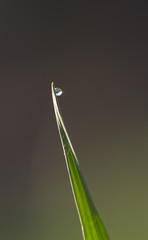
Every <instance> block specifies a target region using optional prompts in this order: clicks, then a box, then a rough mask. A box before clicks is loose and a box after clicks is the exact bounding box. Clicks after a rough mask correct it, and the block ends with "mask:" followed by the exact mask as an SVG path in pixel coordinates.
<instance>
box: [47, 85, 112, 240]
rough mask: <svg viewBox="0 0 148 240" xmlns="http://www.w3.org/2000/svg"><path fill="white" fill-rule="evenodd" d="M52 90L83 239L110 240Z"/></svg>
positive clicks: (53, 88)
mask: <svg viewBox="0 0 148 240" xmlns="http://www.w3.org/2000/svg"><path fill="white" fill-rule="evenodd" d="M51 89H52V99H53V106H54V110H55V116H56V121H57V126H58V130H59V134H60V138H61V142H62V146H63V151H64V155H65V159H66V165H67V170H68V174H69V179H70V183H71V187H72V192H73V196H74V200H75V204H76V207H77V211H78V214H79V218H80V223H81V227H82V234H83V238H84V240H109V237H108V234H107V232H106V229H105V227H104V224H103V222H102V220H101V218H100V217H99V214H98V212H97V210H96V207H95V205H94V203H93V200H92V198H91V195H90V193H89V190H88V187H87V184H86V182H85V179H84V177H83V175H82V172H81V169H80V165H79V162H78V159H77V157H76V154H75V151H74V149H73V147H72V144H71V141H70V139H69V136H68V133H67V131H66V128H65V125H64V122H63V119H62V115H61V110H60V107H59V102H58V99H57V96H56V91H55V87H54V83H52V85H51Z"/></svg>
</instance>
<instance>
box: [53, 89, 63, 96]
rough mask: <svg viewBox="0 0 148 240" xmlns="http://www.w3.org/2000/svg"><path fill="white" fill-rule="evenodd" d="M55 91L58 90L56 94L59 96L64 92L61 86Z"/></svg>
mask: <svg viewBox="0 0 148 240" xmlns="http://www.w3.org/2000/svg"><path fill="white" fill-rule="evenodd" d="M55 92H56V96H58V97H59V96H61V95H62V93H63V91H62V89H61V88H55Z"/></svg>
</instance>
